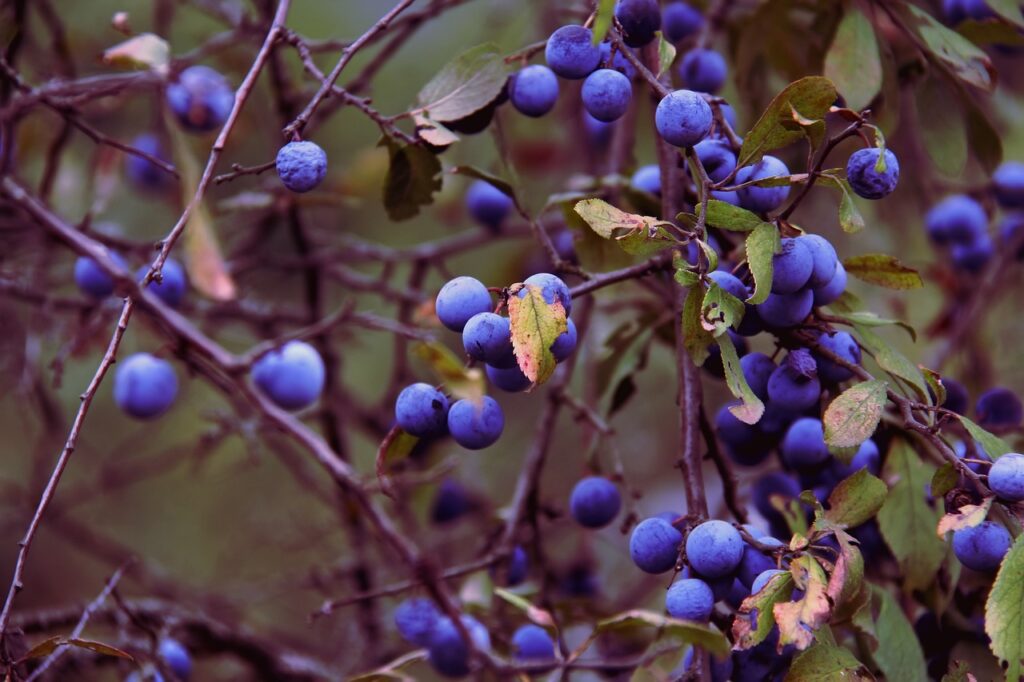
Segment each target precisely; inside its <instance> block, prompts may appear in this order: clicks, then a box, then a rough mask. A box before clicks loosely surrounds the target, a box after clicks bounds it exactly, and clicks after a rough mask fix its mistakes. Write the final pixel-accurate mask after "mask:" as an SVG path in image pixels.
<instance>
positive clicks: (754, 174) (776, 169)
mask: <svg viewBox="0 0 1024 682" xmlns="http://www.w3.org/2000/svg"><path fill="white" fill-rule="evenodd" d="M788 175H789V168H788V167H787V166H786V164H785V163H783V162H782V161H781V160H780V159H777V158H776V157H774V156H765V157H764V158H763V159H761V160H760V161H758V162H757V163H755V164H753V165H750V166H744V167H743V168H741V169H740V170H739V172H738V173H736V183H737V184H742V183H744V182H750V181H751V180H765V179H767V178H775V177H780V176H788ZM737 192H739V195H740V206H742V207H743V208H745V209H747V210H748V211H754V212H755V213H767V212H769V211H773V210H775V209H776V208H778V207H779V206H781V205H782V202H784V201H785V200H786V197H788V196H789V185H782V186H779V187H758V186H757V185H749V186H747V187H744V188H742V189H739V190H737Z"/></svg>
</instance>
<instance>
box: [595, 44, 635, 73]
mask: <svg viewBox="0 0 1024 682" xmlns="http://www.w3.org/2000/svg"><path fill="white" fill-rule="evenodd" d="M600 48H601V64H602V65H603V66H604V68H606V69H615V70H616V71H618V72H619V73H621V74H622V75H624V76H625V77H626V78H628V79H629V80H631V81H632V80H633V79H634V78H636V75H637V73H636V67H635V66H633V62H631V61H629V60H628V59H627V58H626V55H624V54H623V53H622V50H616V51H615V56H614V57H612V44H611V43H608V42H604V43H601V45H600ZM626 49H627V50H630V52H632V53H633V54H634V55H635V54H636V51H635V50H632V49H631V48H628V47H627V48H626Z"/></svg>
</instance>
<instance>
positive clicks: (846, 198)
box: [819, 173, 864, 234]
mask: <svg viewBox="0 0 1024 682" xmlns="http://www.w3.org/2000/svg"><path fill="white" fill-rule="evenodd" d="M819 177H820V180H821V181H822V182H824V183H825V184H826V185H831V186H832V187H835V188H836V189H838V190H839V191H840V192H841V193H842V195H843V196H842V197H841V198H840V199H839V227H841V228H843V232H846V233H847V234H856V233H857V232H860V231H861V230H863V229H864V216H862V215H861V214H860V210H858V209H857V204H856V203H855V202H854V200H853V188H851V187H850V183H849V182H848V181H847V180H846V178H841V177H839V176H837V175H832V174H831V173H822V174H821V176H819Z"/></svg>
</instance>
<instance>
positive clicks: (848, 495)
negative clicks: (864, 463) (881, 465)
mask: <svg viewBox="0 0 1024 682" xmlns="http://www.w3.org/2000/svg"><path fill="white" fill-rule="evenodd" d="M888 492H889V490H888V488H886V487H885V483H883V482H882V480H881V479H880V478H876V477H874V476H872V475H871V473H870V472H869V471H868V470H867V469H866V468H865V469H860V470H859V471H857V472H856V473H855V474H853V475H852V476H849V477H847V478H845V479H844V480H842V481H841V482H840V483H839V485H837V486H836V487H835V489H834V490H833V491H832V494H831V495H829V496H828V506H829V510H828V511H827V512H825V518H826V519H828V520H829V521H830V522H831V523H833V524H835V525H837V526H840V527H843V528H854V527H856V526H859V525H860V524H862V523H865V522H866V521H867V520H868V519H870V518H872V517H873V516H874V515H875V514H877V513H878V510H879V509H881V508H882V505H883V504H885V498H886V494H887V493H888Z"/></svg>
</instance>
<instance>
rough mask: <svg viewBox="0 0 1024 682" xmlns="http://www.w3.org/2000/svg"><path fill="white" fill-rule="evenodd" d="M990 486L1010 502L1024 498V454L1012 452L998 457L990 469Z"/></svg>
mask: <svg viewBox="0 0 1024 682" xmlns="http://www.w3.org/2000/svg"><path fill="white" fill-rule="evenodd" d="M988 487H989V488H991V489H992V492H994V493H995V494H996V495H998V496H999V497H1000V498H1001V499H1004V500H1007V501H1009V502H1020V501H1021V500H1024V455H1018V454H1017V453H1015V452H1011V453H1008V454H1005V455H1003V456H1002V457H1000V458H999V459H997V460H996V463H995V464H993V465H992V468H991V469H989V470H988Z"/></svg>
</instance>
